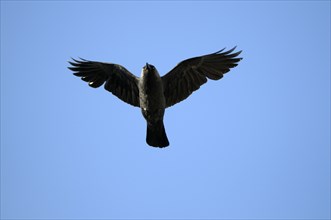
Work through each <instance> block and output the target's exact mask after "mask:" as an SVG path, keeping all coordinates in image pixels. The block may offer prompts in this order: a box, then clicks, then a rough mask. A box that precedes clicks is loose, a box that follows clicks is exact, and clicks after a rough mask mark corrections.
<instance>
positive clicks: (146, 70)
mask: <svg viewBox="0 0 331 220" xmlns="http://www.w3.org/2000/svg"><path fill="white" fill-rule="evenodd" d="M155 74H157V75H158V74H159V73H158V71H157V70H156V68H155V67H154V66H153V65H151V64H148V63H146V65H145V66H144V67H143V69H142V71H141V76H144V75H155Z"/></svg>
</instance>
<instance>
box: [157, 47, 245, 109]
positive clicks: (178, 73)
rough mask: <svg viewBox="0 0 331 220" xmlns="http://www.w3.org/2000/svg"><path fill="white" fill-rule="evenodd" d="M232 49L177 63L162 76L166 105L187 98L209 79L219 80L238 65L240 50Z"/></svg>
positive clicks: (168, 105)
mask: <svg viewBox="0 0 331 220" xmlns="http://www.w3.org/2000/svg"><path fill="white" fill-rule="evenodd" d="M234 49H235V47H234V48H232V49H231V50H228V51H225V52H223V50H224V49H223V50H220V51H218V52H216V53H212V54H208V55H204V56H200V57H193V58H190V59H187V60H184V61H182V62H180V63H179V64H177V66H175V67H174V68H173V69H172V70H171V71H170V72H168V73H167V74H166V75H164V76H163V77H162V82H163V88H164V96H165V99H166V107H170V106H172V105H174V104H176V103H178V102H180V101H183V100H184V99H186V98H187V97H188V96H189V95H191V94H192V92H194V91H195V90H197V89H199V88H200V86H201V85H203V84H204V83H206V82H207V78H208V79H212V80H219V79H221V78H222V77H223V74H225V73H227V72H229V71H230V68H233V67H235V66H237V65H238V64H237V63H238V62H239V61H240V60H241V58H237V56H238V55H239V54H240V53H241V51H238V52H236V53H232V52H233V51H234Z"/></svg>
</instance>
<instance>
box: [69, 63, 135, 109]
mask: <svg viewBox="0 0 331 220" xmlns="http://www.w3.org/2000/svg"><path fill="white" fill-rule="evenodd" d="M73 61H74V62H70V61H69V63H70V64H71V67H68V68H69V69H70V70H72V71H74V75H75V76H78V77H81V78H82V80H84V81H85V82H88V85H89V86H91V87H93V88H98V87H100V86H101V85H103V84H104V83H106V84H105V89H106V90H108V91H109V92H111V93H113V94H114V95H115V96H117V97H118V98H119V99H121V100H122V101H124V102H126V103H128V104H130V105H133V106H136V107H139V90H138V86H137V85H138V78H137V77H136V76H134V75H133V74H132V73H130V72H129V71H128V70H127V69H125V68H124V67H123V66H121V65H118V64H113V63H102V62H95V61H89V60H84V59H81V60H75V59H73Z"/></svg>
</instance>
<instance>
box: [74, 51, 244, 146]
mask: <svg viewBox="0 0 331 220" xmlns="http://www.w3.org/2000/svg"><path fill="white" fill-rule="evenodd" d="M234 49H235V48H233V49H231V50H229V51H226V52H223V53H221V52H222V51H223V50H224V49H223V50H221V51H218V52H216V53H212V54H208V55H204V56H200V57H194V58H190V59H187V60H184V61H182V62H180V63H179V64H178V65H177V66H175V67H174V68H173V69H172V70H171V71H170V72H168V73H167V74H166V75H164V76H162V77H160V75H159V73H158V71H157V70H156V68H155V67H154V66H153V65H150V64H146V66H144V67H143V69H142V72H141V77H140V78H138V77H136V76H134V75H133V74H132V73H130V72H129V71H128V70H127V69H125V68H124V67H123V66H121V65H118V64H113V63H102V62H95V61H88V60H83V59H82V60H81V61H79V60H74V61H75V62H69V63H70V64H71V65H72V67H69V69H70V70H72V71H74V72H75V73H74V75H76V76H78V77H81V78H82V80H84V81H86V82H89V85H90V86H91V87H93V88H97V87H100V86H101V85H103V84H104V83H105V89H106V90H108V91H110V92H111V93H113V94H114V95H115V96H117V97H118V98H120V99H121V100H122V101H124V102H126V103H128V104H130V105H133V106H136V107H140V108H141V112H142V114H143V116H144V118H145V119H146V121H147V135H146V142H147V143H148V144H149V145H150V146H153V147H166V146H168V145H169V141H168V138H167V135H166V132H165V128H164V124H163V117H164V112H165V109H166V108H167V107H170V106H172V105H174V104H176V103H178V102H180V101H182V100H184V99H186V98H187V97H188V96H189V95H190V94H192V92H194V91H195V90H197V89H199V88H200V86H201V85H203V84H204V83H206V82H207V78H209V79H212V80H218V79H221V78H222V77H223V74H225V73H227V72H228V71H229V70H230V68H232V67H235V66H237V63H238V62H239V61H240V60H241V58H237V56H238V55H239V54H240V52H241V51H239V52H236V53H232V51H233V50H234Z"/></svg>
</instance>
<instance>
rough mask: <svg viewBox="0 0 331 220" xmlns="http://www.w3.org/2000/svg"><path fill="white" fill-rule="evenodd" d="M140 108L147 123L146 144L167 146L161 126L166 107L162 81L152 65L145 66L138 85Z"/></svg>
mask: <svg viewBox="0 0 331 220" xmlns="http://www.w3.org/2000/svg"><path fill="white" fill-rule="evenodd" d="M138 88H139V100H140V108H141V112H142V114H143V116H144V118H145V119H146V121H147V135H146V142H147V143H148V144H149V145H151V146H155V147H166V146H168V145H169V141H168V138H167V135H166V133H165V129H164V125H163V116H164V111H165V107H166V103H165V97H164V91H163V84H162V79H161V77H160V75H159V73H158V72H157V70H156V69H155V67H154V66H153V65H149V64H146V66H144V68H143V69H142V71H141V77H140V80H139V84H138Z"/></svg>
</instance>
